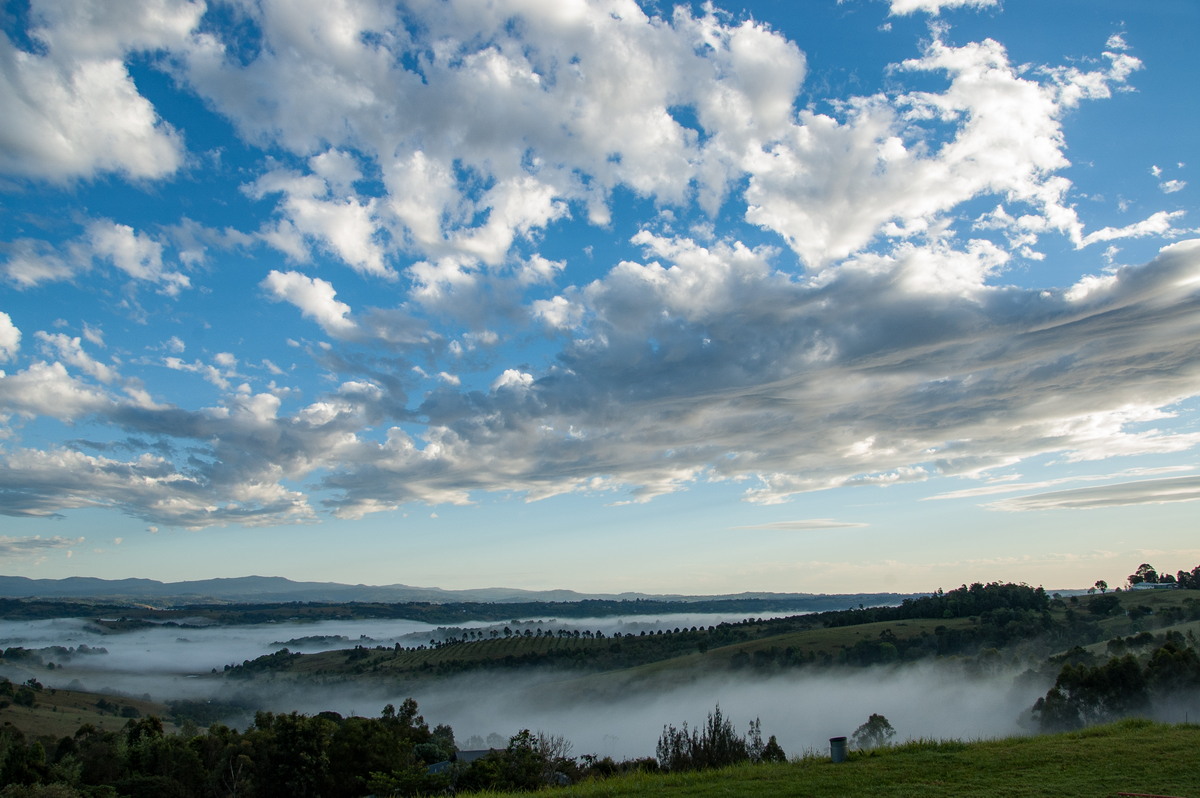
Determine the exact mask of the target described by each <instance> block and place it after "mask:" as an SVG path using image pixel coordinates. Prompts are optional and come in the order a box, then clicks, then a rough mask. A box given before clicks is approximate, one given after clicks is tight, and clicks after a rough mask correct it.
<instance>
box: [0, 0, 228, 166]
mask: <svg viewBox="0 0 1200 798" xmlns="http://www.w3.org/2000/svg"><path fill="white" fill-rule="evenodd" d="M203 12H204V6H203V5H201V4H198V3H169V2H166V0H138V1H137V2H129V3H122V4H121V5H120V8H113V7H112V6H110V5H109V4H106V3H100V2H93V1H92V0H76V1H74V2H68V3H49V2H46V3H43V2H35V3H33V4H32V8H31V18H32V19H33V20H34V21H35V27H34V28H33V29H32V30H31V31H30V37H31V38H32V39H33V40H34V41H35V42H37V43H38V44H39V45H40V46H41V47H42V48H43V50H42V51H41V52H31V51H27V50H22V49H19V48H18V47H16V46H15V45H14V44H13V42H12V41H11V40H10V39H9V38H8V37H7V36H5V37H0V106H3V107H4V109H5V113H4V115H3V117H2V118H0V171H3V172H6V173H8V174H13V175H20V176H23V177H32V178H44V179H49V180H56V181H61V180H67V179H70V178H91V177H94V176H96V175H98V174H100V173H103V172H118V173H122V174H125V175H127V176H129V177H132V178H160V177H163V176H165V175H169V174H171V173H172V172H174V171H175V170H177V169H178V168H179V167H180V165H181V164H182V162H183V149H184V148H183V141H182V138H181V136H180V135H179V133H178V132H177V131H176V130H175V129H174V128H173V127H171V125H169V124H167V123H166V122H164V121H163V120H162V119H161V118H160V117H159V116H158V114H157V113H156V112H155V109H154V107H153V105H151V103H150V102H149V101H148V100H147V99H146V98H145V97H143V96H142V95H141V94H140V93H139V92H138V89H137V87H136V86H135V85H134V82H133V79H132V78H131V77H130V74H129V72H128V70H127V69H126V67H125V63H124V60H125V57H126V55H127V53H129V52H131V51H141V50H154V49H157V48H160V47H168V46H181V45H182V44H183V43H184V41H185V39H186V37H187V35H188V33H189V32H190V31H191V30H192V29H194V28H195V26H196V25H197V24H198V23H199V20H200V16H201V15H202V14H203Z"/></svg>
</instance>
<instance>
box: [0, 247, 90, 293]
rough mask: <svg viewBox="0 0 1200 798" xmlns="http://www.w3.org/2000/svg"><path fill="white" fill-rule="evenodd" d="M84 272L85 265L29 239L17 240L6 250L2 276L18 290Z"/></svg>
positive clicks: (65, 278) (68, 277)
mask: <svg viewBox="0 0 1200 798" xmlns="http://www.w3.org/2000/svg"><path fill="white" fill-rule="evenodd" d="M84 268H86V264H81V263H79V262H77V261H75V260H74V259H72V258H68V257H63V256H62V255H61V254H60V253H58V252H57V251H55V249H54V248H53V247H51V246H50V245H49V244H47V243H46V242H44V241H36V240H34V239H29V238H19V239H17V240H16V241H14V242H12V243H11V244H10V245H9V246H8V257H7V259H6V260H5V262H4V265H3V269H4V276H5V277H7V278H8V280H9V282H11V283H13V284H14V285H16V286H17V287H18V288H31V287H33V286H35V285H39V284H40V283H45V282H54V281H57V280H67V279H70V278H71V277H73V276H74V275H75V274H76V273H78V272H79V271H82V270H83V269H84Z"/></svg>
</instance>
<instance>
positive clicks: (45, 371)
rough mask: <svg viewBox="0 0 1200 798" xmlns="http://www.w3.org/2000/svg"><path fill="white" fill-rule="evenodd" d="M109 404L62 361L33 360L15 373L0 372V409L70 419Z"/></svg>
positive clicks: (99, 410)
mask: <svg viewBox="0 0 1200 798" xmlns="http://www.w3.org/2000/svg"><path fill="white" fill-rule="evenodd" d="M111 406H112V405H111V400H110V399H109V398H108V397H107V396H105V395H104V394H103V393H101V392H100V391H97V390H96V389H95V388H92V387H91V386H89V385H86V384H84V383H82V382H80V381H79V380H77V379H76V378H74V377H72V376H71V375H70V374H68V373H67V369H66V367H65V366H63V364H62V363H58V362H55V363H46V362H44V361H37V362H35V363H33V364H31V365H30V366H29V367H28V368H26V369H23V370H21V371H18V372H16V373H15V374H0V412H10V413H18V414H20V415H22V416H26V417H29V418H33V417H36V416H48V417H50V418H57V419H62V420H65V421H70V420H74V419H78V418H80V417H82V416H83V415H85V414H88V413H96V412H101V411H103V410H106V409H108V408H110V407H111Z"/></svg>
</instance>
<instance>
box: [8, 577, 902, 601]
mask: <svg viewBox="0 0 1200 798" xmlns="http://www.w3.org/2000/svg"><path fill="white" fill-rule="evenodd" d="M817 595H824V594H813V593H767V592H761V593H752V592H748V593H737V594H731V595H721V596H683V595H674V594H670V595H654V594H649V593H616V594H614V593H578V592H576V591H574V590H521V589H518V588H505V587H489V588H476V589H470V590H445V589H442V588H438V587H413V586H410V585H361V584H360V585H346V584H341V583H337V582H294V581H292V580H290V579H286V578H284V577H281V576H241V577H232V578H222V579H200V580H192V581H185V582H159V581H157V580H154V579H99V578H96V577H89V576H71V577H67V578H65V579H30V578H28V577H24V576H0V597H4V598H56V599H62V598H73V599H85V598H91V599H100V598H105V599H111V598H122V599H142V600H156V601H163V600H168V599H170V600H175V601H187V602H192V603H202V602H204V601H216V602H239V603H253V602H276V601H283V602H288V601H305V602H307V601H312V602H335V603H336V602H384V603H402V602H410V601H428V602H433V603H452V602H482V603H518V602H532V601H556V602H572V601H586V600H589V599H603V600H609V601H635V600H638V599H641V600H646V601H709V600H714V599H772V600H788V599H796V600H797V601H802V600H809V599H812V598H815V597H816V596H817ZM906 597H907V594H904V595H901V594H893V593H880V594H861V595H860V594H856V595H855V596H854V597H853V598H855V599H856V600H857V599H863V600H867V599H870V603H872V604H882V603H899V601H900V600H901V599H903V598H906ZM847 598H851V597H849V596H848V597H847Z"/></svg>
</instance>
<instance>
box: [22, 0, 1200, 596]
mask: <svg viewBox="0 0 1200 798" xmlns="http://www.w3.org/2000/svg"><path fill="white" fill-rule="evenodd" d="M0 27H2V30H3V37H2V38H0V108H2V109H3V112H2V113H0V573H6V574H15V575H23V576H29V577H37V578H61V577H66V576H75V575H81V576H97V577H105V578H123V577H147V578H155V579H161V580H164V581H178V580H184V579H204V578H214V577H232V576H243V575H248V574H262V575H277V576H285V577H289V578H292V579H303V580H316V581H335V582H349V583H366V584H394V583H402V584H409V585H421V586H439V587H445V588H471V587H489V586H505V587H517V588H528V589H547V588H569V589H574V590H579V591H584V592H593V593H595V592H605V593H617V592H623V591H642V592H649V593H684V594H724V593H737V592H742V591H776V592H815V593H822V592H823V593H838V592H859V591H883V590H886V591H904V592H910V591H912V592H916V591H927V590H933V589H936V588H937V587H945V588H946V589H949V588H952V587H956V586H958V585H959V584H962V583H969V582H972V581H985V582H986V581H1016V582H1027V583H1029V584H1035V585H1036V584H1041V585H1044V586H1046V587H1047V588H1071V587H1086V586H1089V585H1091V584H1092V583H1093V582H1094V581H1095V580H1096V579H1105V580H1106V581H1108V582H1109V583H1110V584H1112V585H1114V586H1115V585H1117V584H1120V583H1121V582H1123V581H1124V577H1125V576H1126V575H1128V574H1130V573H1132V572H1133V571H1134V569H1136V568H1137V566H1138V565H1139V564H1140V563H1142V562H1150V563H1151V564H1153V565H1154V566H1156V567H1157V568H1158V569H1159V570H1160V571H1163V572H1172V573H1173V572H1174V571H1176V570H1179V569H1188V570H1190V569H1191V568H1192V567H1193V566H1195V565H1197V564H1200V542H1198V540H1197V536H1196V527H1197V524H1196V519H1197V517H1198V510H1200V505H1198V504H1197V503H1196V500H1197V499H1200V469H1198V467H1197V466H1198V465H1200V461H1198V458H1197V447H1198V446H1200V213H1198V212H1197V211H1198V209H1197V207H1196V206H1197V203H1196V196H1197V195H1196V187H1197V181H1198V179H1200V178H1198V177H1197V175H1196V168H1197V167H1198V166H1200V153H1197V151H1196V150H1197V145H1198V143H1200V139H1198V138H1197V136H1196V130H1197V129H1200V103H1198V102H1197V95H1196V91H1195V86H1196V82H1197V79H1198V78H1200V62H1198V60H1197V57H1196V55H1195V52H1194V48H1193V47H1192V40H1193V39H1194V38H1195V36H1194V35H1192V36H1188V35H1186V33H1187V32H1189V31H1190V32H1191V33H1193V34H1195V33H1200V5H1197V4H1196V3H1194V2H1193V1H1192V0H1156V2H1154V3H1145V2H1139V1H1138V0H1120V1H1118V0H1056V2H1054V3H1045V2H1042V0H803V1H802V2H787V3H782V2H758V3H749V2H746V1H745V0H733V1H732V2H722V3H715V2H714V3H690V4H689V3H681V4H673V3H670V2H665V1H659V2H652V1H650V0H646V1H645V2H635V0H594V2H584V1H583V0H553V2H552V1H551V0H488V1H486V2H485V0H412V1H411V2H401V3H387V2H367V1H366V0H354V1H353V2H351V0H341V1H340V2H337V1H333V0H319V2H318V1H317V0H286V2H285V1H284V0H257V1H255V0H230V1H229V2H220V1H218V0H213V1H212V2H174V1H172V0H129V1H128V2H122V3H110V2H104V1H103V0H54V2H50V1H49V0H47V1H45V2H43V1H42V0H33V1H32V2H20V1H19V0H18V1H17V2H8V3H6V4H5V5H4V11H3V16H2V17H0Z"/></svg>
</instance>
